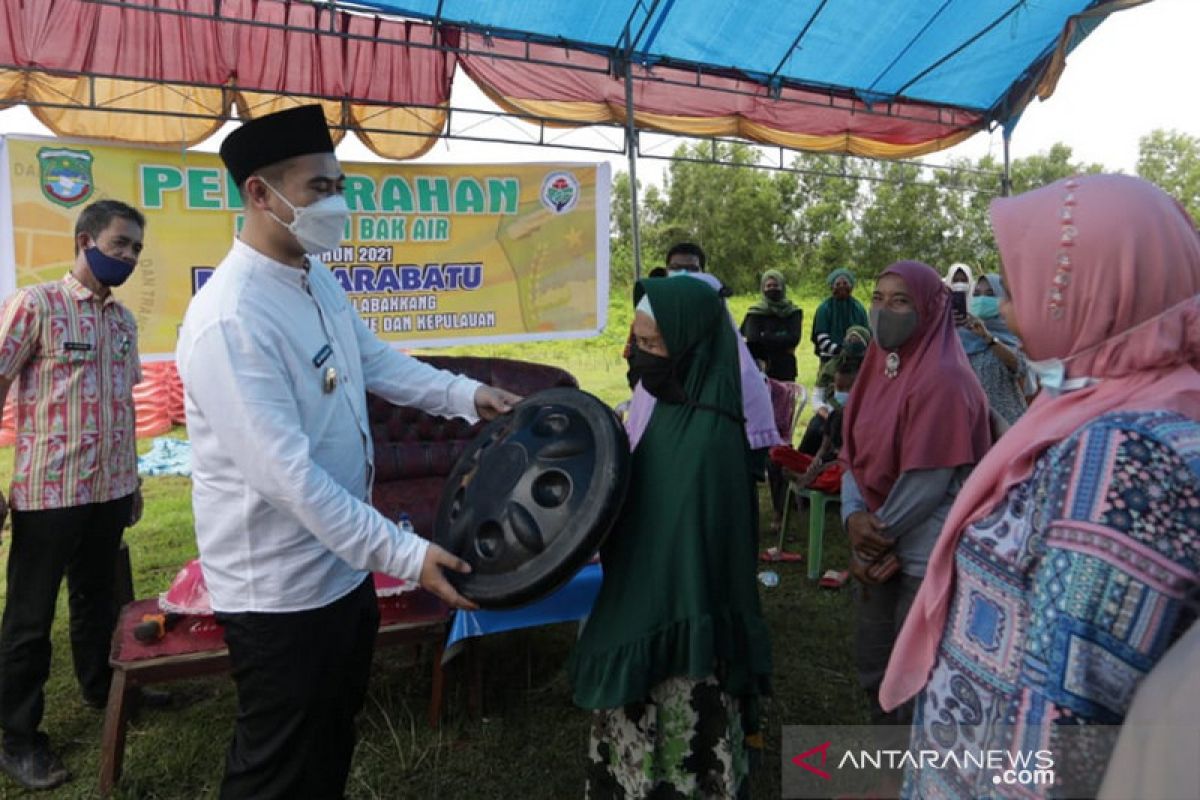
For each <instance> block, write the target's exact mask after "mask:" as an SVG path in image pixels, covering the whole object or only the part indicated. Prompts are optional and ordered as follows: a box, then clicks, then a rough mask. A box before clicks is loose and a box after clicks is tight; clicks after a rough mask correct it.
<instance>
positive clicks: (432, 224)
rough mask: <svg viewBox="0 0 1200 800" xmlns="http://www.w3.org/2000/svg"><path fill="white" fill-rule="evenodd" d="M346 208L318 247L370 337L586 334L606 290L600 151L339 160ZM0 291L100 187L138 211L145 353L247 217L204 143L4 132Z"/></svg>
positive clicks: (38, 269) (441, 339)
mask: <svg viewBox="0 0 1200 800" xmlns="http://www.w3.org/2000/svg"><path fill="white" fill-rule="evenodd" d="M342 169H343V171H344V172H345V174H346V201H347V203H348V204H349V206H350V209H351V211H352V217H351V220H350V223H349V224H348V225H347V228H346V235H345V241H344V242H343V244H342V246H340V247H338V248H337V249H336V250H334V251H333V252H331V253H327V254H325V255H324V256H323V260H324V261H325V263H326V264H327V265H328V266H329V267H330V269H332V270H333V273H334V275H335V276H336V277H337V279H338V280H339V281H340V282H341V284H342V286H343V288H345V290H346V293H347V295H348V296H349V298H350V302H351V303H352V304H353V305H354V307H355V308H356V309H357V310H358V312H359V314H360V315H361V316H362V318H363V319H364V320H365V321H366V323H367V325H368V326H370V327H371V328H372V329H373V330H374V331H376V332H377V333H378V335H379V336H380V338H382V339H384V340H386V341H388V342H392V343H394V344H395V345H396V346H403V347H431V346H441V345H450V344H471V343H485V342H486V343H495V342H515V341H528V340H533V339H562V338H577V337H584V336H592V335H595V334H596V333H598V332H599V331H600V330H602V329H603V328H604V324H605V315H606V311H607V307H608V306H607V299H608V267H609V264H608V255H609V254H608V224H609V223H608V208H609V197H608V193H609V172H608V165H607V164H573V163H546V164H470V165H447V164H395V163H392V164H388V163H350V162H344V163H343V164H342ZM0 170H2V171H3V175H2V176H0V295H3V296H7V295H8V294H9V293H11V292H12V291H13V290H14V288H15V287H20V286H26V285H29V284H33V283H40V282H43V281H50V280H56V279H58V278H61V277H62V276H63V275H64V274H65V273H66V271H67V270H69V269H70V268H71V265H72V263H73V261H74V255H73V247H72V232H73V230H74V225H75V219H76V217H77V216H78V214H79V212H80V211H81V210H82V209H83V208H84V206H86V205H87V204H88V203H90V202H94V201H96V200H100V199H103V198H113V199H117V200H123V201H125V202H127V203H129V204H131V205H133V206H135V207H137V208H138V209H140V210H141V211H142V212H143V213H145V215H146V239H145V250H144V251H143V252H142V257H141V260H140V261H139V263H138V268H137V270H136V271H135V272H134V274H133V277H131V278H130V279H129V282H128V283H126V284H125V285H124V286H122V287H121V288H120V289H118V290H117V291H116V294H117V297H118V298H119V299H120V300H121V301H122V302H123V303H125V305H127V306H128V307H129V308H130V310H132V311H133V313H134V314H135V315H136V316H137V321H138V326H139V331H140V344H141V350H142V354H143V356H149V357H152V358H153V357H155V356H158V357H173V354H174V351H175V340H176V333H177V330H178V327H179V324H180V322H182V320H183V315H184V312H185V311H186V310H187V305H188V302H189V301H190V299H191V297H192V295H193V294H195V292H196V291H198V290H199V289H200V288H201V287H202V286H203V285H204V282H205V281H206V280H207V279H208V277H209V276H210V275H211V274H212V272H213V270H214V269H215V268H216V267H217V265H218V264H219V263H220V262H221V259H223V258H224V257H225V254H226V252H227V251H228V250H229V246H230V243H231V242H232V240H233V237H234V236H235V235H236V232H237V231H238V229H239V228H240V225H241V224H242V219H243V217H242V211H243V209H242V204H241V198H240V197H239V196H238V192H237V188H236V187H235V186H234V185H233V184H232V182H231V181H230V178H229V174H228V173H227V172H226V171H225V169H224V167H223V166H222V165H221V162H220V159H219V158H218V157H217V155H216V154H213V153H199V152H187V151H171V150H158V149H150V148H141V147H128V146H115V145H106V144H95V143H90V142H79V141H71V140H67V139H48V138H42V137H32V136H6V137H3V138H2V139H0Z"/></svg>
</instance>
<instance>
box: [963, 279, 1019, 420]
mask: <svg viewBox="0 0 1200 800" xmlns="http://www.w3.org/2000/svg"><path fill="white" fill-rule="evenodd" d="M1007 297H1008V293H1007V292H1005V290H1004V282H1003V281H1002V280H1001V278H1000V276H999V275H997V274H995V273H992V274H989V275H982V276H980V278H979V280H978V281H976V283H975V290H974V292H973V293H972V295H971V298H970V300H969V302H968V304H967V308H968V310H969V311H970V313H969V314H966V315H965V316H963V317H962V318H960V319H958V320H956V322H958V325H959V327H958V338H959V339H960V340H961V341H962V346H963V350H965V351H966V352H967V360H968V361H970V362H971V369H973V370H975V374H976V375H977V376H978V377H979V382H980V383H981V384H983V391H984V393H985V394H986V395H987V398H988V404H989V405H990V406H991V408H992V410H993V411H995V412H996V413H997V414H999V415H1000V416H1001V417H1003V418H1004V420H1005V422H1007V423H1008V424H1009V425H1012V424H1013V423H1014V422H1016V421H1017V418H1018V417H1020V416H1021V415H1022V414H1023V413H1025V408H1026V402H1025V395H1026V394H1027V392H1026V389H1027V388H1030V387H1029V386H1028V382H1029V381H1028V368H1027V366H1026V362H1025V354H1024V353H1023V352H1022V350H1021V341H1020V339H1018V338H1017V336H1016V334H1014V333H1013V332H1012V331H1011V330H1009V328H1008V326H1007V325H1005V324H1004V319H1003V318H1002V317H1001V316H1000V304H1001V303H1002V302H1004V300H1005V299H1006V298H1007Z"/></svg>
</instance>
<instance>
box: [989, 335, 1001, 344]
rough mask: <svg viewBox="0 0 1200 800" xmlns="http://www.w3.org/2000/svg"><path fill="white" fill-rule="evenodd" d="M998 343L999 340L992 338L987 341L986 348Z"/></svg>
mask: <svg viewBox="0 0 1200 800" xmlns="http://www.w3.org/2000/svg"><path fill="white" fill-rule="evenodd" d="M999 341H1000V340H999V339H997V338H996V337H995V336H993V337H992V338H990V339H988V347H994V346H995V345H996V343H997V342H999Z"/></svg>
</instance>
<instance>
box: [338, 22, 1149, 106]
mask: <svg viewBox="0 0 1200 800" xmlns="http://www.w3.org/2000/svg"><path fill="white" fill-rule="evenodd" d="M1141 1H1142V0H751V2H731V0H587V1H586V2H581V0H486V2H479V1H478V0H356V4H358V5H362V6H366V7H369V8H373V9H378V10H381V11H387V12H390V13H395V14H401V15H405V16H411V17H419V18H424V19H429V20H436V21H438V22H442V23H446V24H448V25H454V26H457V27H461V28H464V29H467V30H473V31H477V32H483V33H490V34H492V35H495V36H500V37H505V38H510V37H512V38H528V39H530V40H533V41H539V42H550V43H562V44H566V45H569V46H573V47H578V48H581V49H587V50H592V51H599V52H613V53H622V52H629V53H630V54H631V55H632V60H633V61H635V62H637V63H641V64H643V65H653V64H659V63H664V62H666V63H671V64H675V65H691V66H694V67H698V68H701V69H704V70H712V71H727V72H731V73H735V74H737V75H739V76H741V77H743V78H745V79H748V80H751V81H754V82H759V83H765V84H767V85H779V84H783V85H796V86H802V87H807V88H826V89H834V90H839V91H844V92H846V93H848V94H850V95H851V96H854V97H856V98H858V99H860V100H863V101H866V102H868V103H871V104H875V103H879V102H881V101H891V100H894V99H904V100H910V101H918V102H924V103H930V104H935V105H938V106H950V107H955V108H960V109H966V110H972V111H977V112H983V114H984V116H986V117H987V118H988V119H989V120H992V121H1000V122H1004V121H1006V120H1008V119H1010V118H1011V117H1013V116H1014V115H1016V114H1019V113H1020V109H1021V107H1023V105H1024V102H1027V101H1028V99H1029V97H1030V94H1029V92H1028V89H1029V87H1030V86H1031V85H1033V84H1036V83H1037V82H1038V81H1039V80H1041V79H1042V77H1043V75H1044V74H1045V73H1046V71H1047V68H1053V66H1054V65H1053V62H1054V60H1055V57H1056V56H1058V57H1059V58H1060V59H1061V57H1062V56H1064V55H1065V54H1066V52H1069V51H1070V49H1071V48H1073V47H1074V46H1075V45H1077V44H1078V43H1079V42H1080V41H1082V39H1083V38H1084V37H1085V36H1086V35H1087V34H1088V33H1089V32H1090V31H1091V30H1092V29H1093V28H1094V27H1095V25H1096V24H1098V23H1099V22H1100V21H1101V20H1102V19H1103V17H1104V16H1105V15H1107V13H1109V12H1111V11H1114V10H1117V9H1119V8H1123V7H1128V6H1131V5H1136V4H1138V2H1141ZM1080 15H1084V16H1083V17H1082V18H1080ZM627 36H628V37H629V39H627V38H626V37H627ZM630 39H631V40H632V41H631V42H630V41H629V40H630ZM630 44H631V45H632V47H630ZM1060 66H1061V65H1060Z"/></svg>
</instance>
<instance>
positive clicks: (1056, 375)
mask: <svg viewBox="0 0 1200 800" xmlns="http://www.w3.org/2000/svg"><path fill="white" fill-rule="evenodd" d="M1068 360H1070V359H1068ZM1025 363H1026V364H1028V366H1029V371H1030V372H1032V373H1033V376H1034V377H1035V378H1037V381H1038V384H1040V385H1041V387H1042V388H1043V389H1046V390H1047V391H1049V392H1050V393H1051V394H1062V393H1063V392H1071V391H1074V390H1075V389H1083V388H1085V387H1087V386H1091V385H1092V384H1093V383H1096V382H1097V381H1096V379H1095V378H1087V377H1084V378H1070V379H1068V378H1067V362H1066V361H1064V360H1063V359H1061V358H1047V359H1043V360H1042V361H1027V362H1025Z"/></svg>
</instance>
